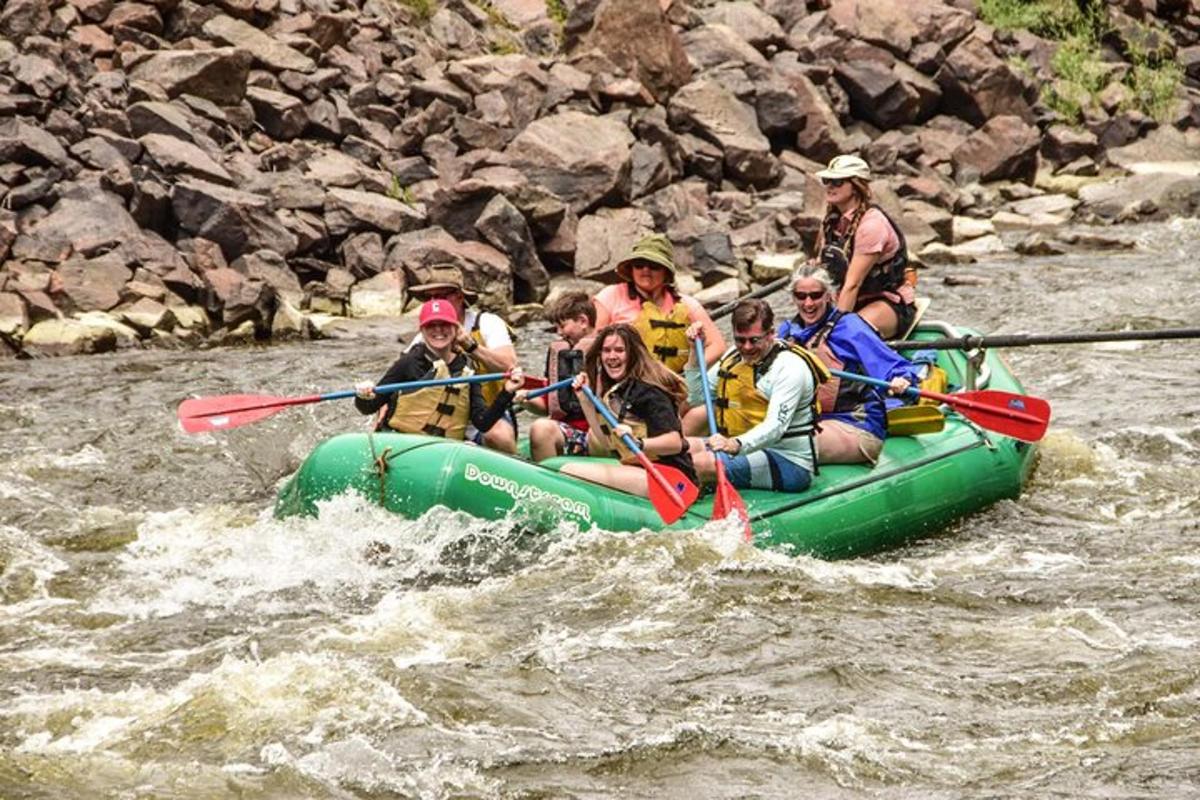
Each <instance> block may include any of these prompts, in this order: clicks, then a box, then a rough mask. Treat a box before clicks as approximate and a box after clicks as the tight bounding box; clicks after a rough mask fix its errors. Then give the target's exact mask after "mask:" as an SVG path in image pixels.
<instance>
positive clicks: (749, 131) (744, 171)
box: [667, 79, 781, 188]
mask: <svg viewBox="0 0 1200 800" xmlns="http://www.w3.org/2000/svg"><path fill="white" fill-rule="evenodd" d="M667 114H668V117H669V118H670V120H671V122H672V125H673V126H675V127H676V128H677V129H681V130H688V131H691V132H693V133H695V134H696V135H698V136H702V137H704V138H705V139H708V140H709V141H712V142H715V143H716V144H717V145H718V146H719V147H720V148H721V150H722V152H723V161H724V166H725V169H726V171H727V172H728V173H729V174H730V176H731V177H733V178H734V179H736V180H739V181H743V182H745V183H748V184H750V185H752V186H756V187H760V188H761V187H766V186H770V185H773V184H774V183H776V182H778V180H779V177H780V175H781V168H780V166H779V163H778V162H777V161H776V160H775V158H774V157H773V156H772V155H771V145H770V142H769V141H768V140H767V137H765V136H763V134H762V132H761V131H760V130H759V129H758V120H757V117H756V115H755V113H754V110H753V109H752V108H750V107H749V106H747V105H746V104H745V103H743V102H741V101H740V100H738V99H737V98H736V97H735V96H734V95H733V94H732V93H730V92H729V91H728V90H727V89H725V88H724V87H722V86H720V85H719V84H717V83H715V82H713V81H708V80H703V79H702V80H697V81H693V82H692V83H689V84H688V85H687V86H685V87H683V88H682V89H680V90H679V91H678V92H677V93H676V94H675V96H674V97H672V98H671V103H670V105H669V106H668V110H667Z"/></svg>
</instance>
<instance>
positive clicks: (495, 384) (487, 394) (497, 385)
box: [466, 311, 517, 406]
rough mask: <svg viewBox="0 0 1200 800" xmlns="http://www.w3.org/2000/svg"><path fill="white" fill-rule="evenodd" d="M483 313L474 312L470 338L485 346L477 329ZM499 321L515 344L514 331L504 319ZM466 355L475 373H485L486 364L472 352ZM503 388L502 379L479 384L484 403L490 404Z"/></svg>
mask: <svg viewBox="0 0 1200 800" xmlns="http://www.w3.org/2000/svg"><path fill="white" fill-rule="evenodd" d="M484 313H486V312H483V311H476V312H475V322H474V324H473V325H472V326H471V338H472V339H474V340H475V343H476V344H478V345H482V346H484V347H486V346H487V343H486V342H484V341H483V332H482V331H480V330H479V321H480V320H481V319H483V315H484ZM501 322H504V327H505V328H507V329H508V338H510V339H512V341H513V344H514V345H515V344H516V342H517V334H516V332H515V331H514V330H513V329H512V326H511V325H509V324H508V322H507V321H506V320H501ZM466 356H467V358H469V359H470V360H471V368H472V369H474V371H475V374H485V371H486V369H487V365H486V364H484V363H483V362H482V361H480V360H479V359H478V358H476V357H475V355H474V354H473V353H467V354H466ZM503 388H504V381H490V382H488V383H481V384H479V391H480V393H482V395H483V403H484V405H487V406H491V404H492V401H493V400H495V399H496V397H497V396H498V395H499V394H500V391H501V390H502V389H503Z"/></svg>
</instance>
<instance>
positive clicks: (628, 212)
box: [575, 208, 654, 283]
mask: <svg viewBox="0 0 1200 800" xmlns="http://www.w3.org/2000/svg"><path fill="white" fill-rule="evenodd" d="M652 230H654V217H653V216H651V215H650V213H649V212H648V211H643V210H641V209H638V208H600V209H597V210H596V213H595V214H589V215H588V216H586V217H582V218H580V220H579V229H578V234H577V235H578V237H579V247H578V249H576V251H575V275H576V276H577V277H580V278H589V279H592V280H599V281H603V282H604V283H610V282H612V281H614V280H616V279H617V271H616V267H617V262H618V261H619V260H620V259H621V258H623V257H624V256H625V255H626V254H627V253H628V252H629V250H630V248H632V247H633V245H634V243H635V242H637V240H638V239H640V238H641V237H642V236H645V235H646V233H647V232H649V231H652Z"/></svg>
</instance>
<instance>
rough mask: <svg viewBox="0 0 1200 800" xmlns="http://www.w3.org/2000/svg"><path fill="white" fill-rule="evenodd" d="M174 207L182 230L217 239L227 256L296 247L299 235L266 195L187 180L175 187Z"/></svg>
mask: <svg viewBox="0 0 1200 800" xmlns="http://www.w3.org/2000/svg"><path fill="white" fill-rule="evenodd" d="M171 208H172V210H173V212H174V214H175V218H176V219H177V220H178V221H179V226H180V227H181V228H182V229H183V230H185V231H187V232H188V233H190V234H192V235H194V236H200V237H203V238H205V239H209V240H211V241H213V242H216V243H217V244H219V245H220V246H221V250H222V251H223V252H224V255H225V257H226V258H228V259H235V258H237V257H238V256H240V255H242V254H243V253H247V252H253V251H255V250H274V251H275V252H276V253H279V254H281V255H284V256H286V255H290V254H291V253H293V252H295V250H296V246H297V240H296V236H295V235H294V234H292V233H291V232H290V231H288V230H287V228H285V227H284V226H283V223H281V222H280V220H279V217H278V216H277V215H276V214H275V211H274V208H273V206H272V205H271V201H270V200H269V199H268V198H266V197H262V196H260V195H256V194H250V193H248V192H242V191H238V190H237V189H231V188H227V187H224V186H219V185H217V184H214V183H209V182H207V181H200V180H186V181H183V182H181V183H177V184H175V186H173V187H172V189H171Z"/></svg>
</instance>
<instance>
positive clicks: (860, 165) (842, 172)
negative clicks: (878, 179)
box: [817, 156, 871, 181]
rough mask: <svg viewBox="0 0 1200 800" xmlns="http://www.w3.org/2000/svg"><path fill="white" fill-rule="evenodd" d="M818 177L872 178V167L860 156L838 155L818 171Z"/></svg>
mask: <svg viewBox="0 0 1200 800" xmlns="http://www.w3.org/2000/svg"><path fill="white" fill-rule="evenodd" d="M817 177H818V178H862V179H863V180H864V181H869V180H871V168H870V167H869V166H868V165H867V162H865V161H863V160H862V159H861V158H859V157H858V156H837V157H835V158H834V159H833V160H832V161H830V162H829V166H827V167H826V168H825V169H823V170H821V171H820V172H818V173H817Z"/></svg>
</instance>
